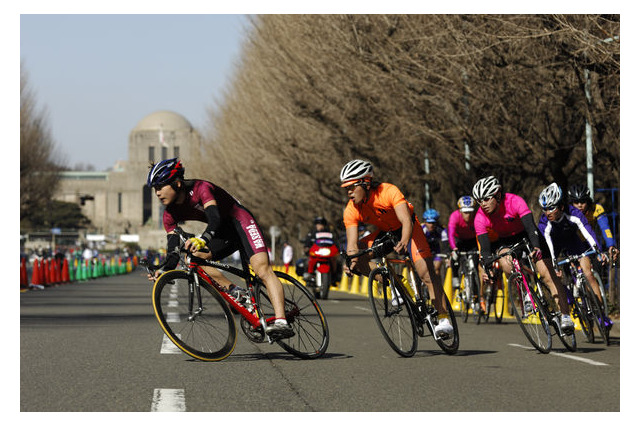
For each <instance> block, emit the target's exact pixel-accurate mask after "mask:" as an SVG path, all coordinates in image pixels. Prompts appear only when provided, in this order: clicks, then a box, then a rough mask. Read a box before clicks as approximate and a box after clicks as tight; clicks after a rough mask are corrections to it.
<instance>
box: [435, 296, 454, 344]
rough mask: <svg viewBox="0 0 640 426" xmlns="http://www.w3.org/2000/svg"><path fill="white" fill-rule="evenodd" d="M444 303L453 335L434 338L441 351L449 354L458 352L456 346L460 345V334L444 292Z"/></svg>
mask: <svg viewBox="0 0 640 426" xmlns="http://www.w3.org/2000/svg"><path fill="white" fill-rule="evenodd" d="M444 303H445V305H446V307H447V316H448V318H449V322H450V323H451V326H452V327H453V336H450V337H449V338H448V339H436V343H437V344H438V346H440V348H441V349H442V350H443V351H445V352H446V353H447V354H449V355H452V354H455V353H456V352H458V346H459V345H460V334H459V332H458V323H457V322H456V316H455V314H454V312H453V308H452V307H451V303H450V302H449V298H447V295H446V294H445V295H444Z"/></svg>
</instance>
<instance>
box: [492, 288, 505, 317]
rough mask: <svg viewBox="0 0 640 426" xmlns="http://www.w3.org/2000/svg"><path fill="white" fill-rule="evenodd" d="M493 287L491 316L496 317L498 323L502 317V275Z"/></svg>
mask: <svg viewBox="0 0 640 426" xmlns="http://www.w3.org/2000/svg"><path fill="white" fill-rule="evenodd" d="M498 280H499V281H497V282H496V283H495V285H494V287H493V298H492V299H493V300H492V302H491V304H492V305H493V316H494V317H495V318H496V322H497V323H498V324H500V323H501V322H502V317H503V316H504V280H503V279H502V277H500V278H498Z"/></svg>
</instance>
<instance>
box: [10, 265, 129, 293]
mask: <svg viewBox="0 0 640 426" xmlns="http://www.w3.org/2000/svg"><path fill="white" fill-rule="evenodd" d="M137 266H138V257H137V256H129V257H126V258H125V257H122V256H99V257H97V258H93V259H91V260H87V259H81V258H77V257H76V258H73V259H72V261H71V263H69V261H68V259H66V258H64V259H63V260H62V261H60V260H58V259H55V258H52V259H37V258H36V259H34V261H33V264H32V266H31V268H29V267H28V265H27V261H26V259H25V258H21V259H20V291H26V290H29V289H44V288H46V287H50V286H54V285H63V284H68V283H72V282H83V281H87V280H91V279H96V278H101V277H108V276H113V275H120V274H128V273H130V272H132V271H133V270H135V269H136V267H137ZM29 269H31V273H29Z"/></svg>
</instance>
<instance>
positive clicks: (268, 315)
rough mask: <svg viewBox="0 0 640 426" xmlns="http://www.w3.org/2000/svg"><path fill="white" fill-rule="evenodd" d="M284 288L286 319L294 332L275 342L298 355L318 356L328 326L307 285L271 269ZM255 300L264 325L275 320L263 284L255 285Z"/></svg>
mask: <svg viewBox="0 0 640 426" xmlns="http://www.w3.org/2000/svg"><path fill="white" fill-rule="evenodd" d="M275 274H276V276H277V277H278V279H279V280H280V282H281V283H282V287H283V290H284V309H285V316H286V318H287V322H288V323H289V324H290V325H291V326H292V327H293V331H295V333H296V334H295V335H294V336H292V337H289V338H287V339H281V340H277V341H276V343H277V344H278V345H280V346H281V347H282V348H283V349H284V350H286V351H287V352H289V353H290V354H292V355H295V356H297V357H298V358H303V359H314V358H319V357H321V356H322V355H324V353H325V352H326V351H327V347H328V346H329V326H328V325H327V320H326V318H325V316H324V313H323V312H322V309H321V308H320V305H319V304H318V302H317V301H316V298H315V297H313V295H312V294H311V293H310V292H309V290H307V288H306V287H305V286H304V285H303V284H301V283H300V282H298V281H297V280H296V279H294V278H293V277H291V276H290V275H287V274H285V273H284V272H280V271H275ZM256 294H257V297H256V303H257V305H258V308H259V310H260V311H261V315H262V316H263V318H264V319H265V321H266V323H267V324H270V323H271V322H273V321H274V320H275V310H274V309H273V304H272V303H271V300H270V299H269V294H268V292H267V288H266V286H265V285H264V284H263V283H262V282H258V283H257V284H256Z"/></svg>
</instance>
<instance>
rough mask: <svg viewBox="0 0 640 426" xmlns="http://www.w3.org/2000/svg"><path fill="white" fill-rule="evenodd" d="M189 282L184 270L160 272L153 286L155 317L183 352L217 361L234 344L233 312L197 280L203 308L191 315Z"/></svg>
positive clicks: (207, 285) (226, 353)
mask: <svg viewBox="0 0 640 426" xmlns="http://www.w3.org/2000/svg"><path fill="white" fill-rule="evenodd" d="M190 285H195V280H194V278H193V276H192V275H190V274H189V273H188V272H187V271H182V270H172V271H167V272H165V273H164V274H162V275H161V276H160V277H159V278H158V279H157V280H156V282H155V284H154V286H153V310H154V313H155V316H156V318H157V319H158V322H159V323H160V326H161V327H162V329H163V331H164V332H165V334H166V335H167V337H169V339H171V341H172V342H173V343H174V344H175V345H176V346H177V347H178V348H180V350H182V351H183V352H184V353H186V354H187V355H190V356H192V357H193V358H196V359H199V360H202V361H220V360H222V359H224V358H226V357H228V356H229V355H231V353H232V352H233V350H234V348H235V346H236V341H237V331H236V325H235V319H234V317H233V313H232V312H231V309H230V308H229V305H228V304H227V302H226V301H225V300H224V299H223V298H222V296H221V295H220V293H218V291H217V290H216V289H215V288H213V287H211V286H210V285H209V284H207V283H201V284H200V286H199V288H200V296H201V299H202V308H203V309H202V311H200V312H198V313H197V315H195V316H194V315H193V314H192V311H191V309H190V302H191V303H192V302H193V297H194V294H190V290H189V289H190ZM195 296H197V294H195Z"/></svg>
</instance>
